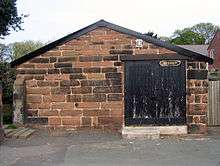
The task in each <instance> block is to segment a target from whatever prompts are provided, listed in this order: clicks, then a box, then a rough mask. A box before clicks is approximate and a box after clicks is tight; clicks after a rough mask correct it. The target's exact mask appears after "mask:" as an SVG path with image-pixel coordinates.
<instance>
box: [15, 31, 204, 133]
mask: <svg viewBox="0 0 220 166" xmlns="http://www.w3.org/2000/svg"><path fill="white" fill-rule="evenodd" d="M135 40H136V39H135V38H134V37H131V36H128V35H125V34H121V33H118V32H116V31H113V30H109V29H106V28H98V29H96V30H94V31H92V32H90V33H88V34H86V35H83V36H81V37H80V38H79V39H74V40H72V41H69V42H67V43H65V44H63V45H60V46H58V47H56V48H55V49H53V50H51V51H48V52H46V53H44V54H42V55H40V56H38V57H35V58H33V59H31V60H29V61H28V62H26V63H23V64H21V65H19V66H17V79H25V80H26V81H25V82H26V94H27V95H26V106H25V109H26V112H27V115H28V117H27V118H28V119H29V121H28V122H31V119H32V120H34V121H35V122H37V123H40V122H43V123H44V124H46V125H48V126H50V127H60V126H63V127H68V128H69V127H76V128H78V127H92V128H102V129H103V128H108V129H109V128H111V129H120V128H121V127H122V126H123V115H124V99H123V96H124V86H123V85H124V84H123V78H124V70H123V63H122V62H121V61H120V59H119V54H120V55H121V54H132V55H137V54H146V56H147V54H166V53H174V52H172V51H169V50H166V49H164V48H160V47H157V46H155V45H152V44H150V43H146V42H144V45H143V48H136V47H135ZM195 70H197V69H195ZM191 82H193V83H192V84H193V85H192V87H193V88H194V81H189V83H191ZM188 87H191V84H190V85H188ZM194 93H196V92H192V94H194ZM205 94H206V93H205ZM192 96H194V95H192ZM191 98H192V97H190V100H188V101H189V102H190V103H191V104H190V105H189V106H190V108H188V107H187V108H188V109H189V110H192V109H191V106H192V105H194V99H191ZM202 98H203V97H202ZM191 101H192V102H191ZM201 101H203V100H201ZM195 103H196V102H195ZM193 109H194V108H193ZM199 109H203V108H200V107H199ZM205 111H206V110H205ZM195 115H196V113H195ZM191 118H192V119H193V120H191ZM195 118H196V116H191V115H190V116H188V119H189V121H190V123H191V124H197V122H198V121H196V120H195ZM36 119H38V120H36ZM200 119H202V118H200ZM200 122H202V121H201V120H199V123H200Z"/></svg>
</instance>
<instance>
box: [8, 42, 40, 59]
mask: <svg viewBox="0 0 220 166" xmlns="http://www.w3.org/2000/svg"><path fill="white" fill-rule="evenodd" d="M43 45H44V44H43V43H42V42H40V41H32V40H28V41H23V42H16V43H12V44H10V47H11V49H12V60H14V59H17V58H19V57H21V56H24V55H25V54H27V53H30V52H32V51H34V50H36V49H38V48H40V47H42V46H43Z"/></svg>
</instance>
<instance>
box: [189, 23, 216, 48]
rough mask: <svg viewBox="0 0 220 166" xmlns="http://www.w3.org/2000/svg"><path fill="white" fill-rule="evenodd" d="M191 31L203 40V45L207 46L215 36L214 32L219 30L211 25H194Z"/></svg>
mask: <svg viewBox="0 0 220 166" xmlns="http://www.w3.org/2000/svg"><path fill="white" fill-rule="evenodd" d="M191 29H192V31H193V32H195V33H198V34H200V35H201V36H202V37H203V38H205V44H208V43H209V42H210V41H211V40H212V38H213V36H214V35H215V32H216V31H217V30H218V29H219V26H217V25H214V24H212V23H199V24H196V25H194V26H193V27H192V28H191Z"/></svg>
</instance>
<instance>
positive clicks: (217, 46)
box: [208, 30, 220, 71]
mask: <svg viewBox="0 0 220 166" xmlns="http://www.w3.org/2000/svg"><path fill="white" fill-rule="evenodd" d="M208 54H209V57H211V58H213V59H214V62H213V64H212V65H210V70H218V71H219V70H220V30H217V32H216V33H215V36H214V37H213V39H212V41H211V42H210V44H209V47H208Z"/></svg>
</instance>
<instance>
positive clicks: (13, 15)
mask: <svg viewBox="0 0 220 166" xmlns="http://www.w3.org/2000/svg"><path fill="white" fill-rule="evenodd" d="M16 1H17V0H0V20H1V21H0V38H3V37H4V36H7V35H9V34H10V31H11V30H15V31H18V30H22V28H21V24H22V23H23V18H24V17H26V15H23V14H22V15H20V16H19V15H18V12H17V7H16Z"/></svg>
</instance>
